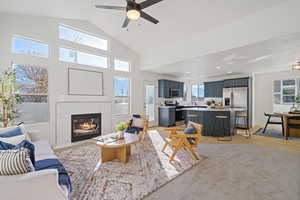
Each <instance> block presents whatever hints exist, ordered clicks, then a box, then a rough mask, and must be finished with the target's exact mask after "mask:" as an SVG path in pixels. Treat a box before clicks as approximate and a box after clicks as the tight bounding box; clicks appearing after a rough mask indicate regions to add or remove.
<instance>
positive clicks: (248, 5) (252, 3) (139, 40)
mask: <svg viewBox="0 0 300 200" xmlns="http://www.w3.org/2000/svg"><path fill="white" fill-rule="evenodd" d="M142 1H143V0H137V2H142ZM95 4H103V5H116V6H125V5H126V1H125V0H114V1H111V0H76V1H74V0H43V1H41V0H26V1H20V0H1V3H0V12H1V11H3V12H13V13H22V14H30V15H42V16H51V17H58V18H71V19H81V20H88V21H90V22H91V23H93V24H95V25H96V26H98V27H99V28H101V29H102V30H104V31H105V32H106V33H108V34H109V35H111V36H112V37H114V38H116V39H117V40H119V41H121V42H122V43H124V44H125V45H127V46H128V47H129V48H131V49H132V50H134V51H135V52H136V53H137V54H139V55H140V56H141V65H142V66H141V67H142V68H143V69H145V70H150V71H151V70H152V71H155V69H157V68H160V67H163V66H168V67H170V65H172V63H175V64H176V63H177V64H178V63H179V62H183V61H189V60H191V59H194V58H199V57H201V56H204V55H207V54H212V53H217V52H218V51H225V50H230V49H233V48H237V47H241V46H246V45H250V44H251V43H252V44H254V43H257V42H260V41H263V40H267V39H272V38H273V37H274V36H279V35H281V34H287V33H290V32H296V31H297V30H299V31H300V28H298V27H299V26H298V27H296V26H295V27H296V28H295V27H294V26H293V25H294V23H293V22H294V21H293V18H295V15H296V17H297V16H299V14H297V13H299V12H297V9H296V8H297V7H299V6H300V4H299V0H288V1H282V0H226V1H224V0H163V1H162V2H160V3H158V4H156V5H154V6H152V7H149V8H147V9H145V11H146V12H147V13H148V14H150V15H152V16H153V17H155V18H157V19H158V20H159V21H160V23H159V24H157V25H154V24H152V23H149V22H148V21H145V20H143V19H139V20H137V21H133V22H131V23H130V25H129V27H128V30H127V29H122V28H121V25H122V23H123V20H124V18H125V13H124V12H123V11H115V10H103V9H96V8H95V7H94V5H95ZM298 5H299V6H298ZM295 7H296V8H295ZM288 11H290V13H288ZM278 14H280V15H282V16H280V18H279V19H280V20H277V18H276V17H278ZM289 14H291V16H287V15H289ZM274 16H275V18H274ZM272 20H277V22H274V23H270V22H272ZM286 21H289V22H290V24H288V27H287V25H286V23H285V22H286ZM291 21H292V22H291ZM266 23H268V24H266ZM276 23H278V25H279V26H282V28H281V29H279V28H278V27H276V26H275V24H276ZM281 23H282V24H284V26H283V25H281ZM298 23H299V22H298ZM264 25H265V26H266V27H264ZM290 27H291V30H290ZM273 33H274V34H273ZM256 56H258V55H256ZM174 66H175V65H174ZM200 71H201V70H200ZM166 73H167V72H166Z"/></svg>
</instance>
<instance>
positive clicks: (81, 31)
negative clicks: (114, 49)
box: [58, 23, 111, 53]
mask: <svg viewBox="0 0 300 200" xmlns="http://www.w3.org/2000/svg"><path fill="white" fill-rule="evenodd" d="M61 26H62V27H66V28H68V29H71V30H74V31H77V32H80V33H83V34H87V35H90V36H92V37H96V38H98V39H100V40H106V41H107V49H106V50H105V49H100V48H97V47H93V46H89V45H86V44H82V43H78V42H74V41H70V40H66V39H63V38H60V27H61ZM58 39H59V40H62V41H67V42H70V43H72V44H76V45H82V46H84V47H88V48H92V49H94V50H99V51H103V52H106V53H110V49H111V48H110V39H109V38H108V37H105V36H103V35H102V34H101V35H100V34H95V33H92V32H89V31H85V30H82V29H81V28H77V27H74V26H71V25H67V24H63V23H59V24H58Z"/></svg>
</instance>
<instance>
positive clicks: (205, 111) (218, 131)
mask: <svg viewBox="0 0 300 200" xmlns="http://www.w3.org/2000/svg"><path fill="white" fill-rule="evenodd" d="M181 110H182V111H183V115H184V118H185V120H187V121H193V122H196V123H199V124H202V125H203V131H202V135H203V136H218V137H222V136H232V135H234V125H235V116H236V114H237V113H246V112H247V110H246V109H244V108H224V109H214V108H182V109H181ZM220 115H221V116H226V117H227V119H221V120H220V119H219V120H217V121H216V116H220ZM189 116H192V117H189ZM222 120H224V127H225V130H226V131H225V134H224V131H223V124H222V123H223V122H222ZM214 129H215V131H214Z"/></svg>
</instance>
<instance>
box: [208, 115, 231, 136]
mask: <svg viewBox="0 0 300 200" xmlns="http://www.w3.org/2000/svg"><path fill="white" fill-rule="evenodd" d="M227 120H228V116H226V115H217V116H216V118H215V121H214V128H213V135H214V134H215V131H216V123H217V121H220V122H222V127H223V137H222V138H218V141H231V140H232V138H231V137H229V138H228V139H227V138H226V139H225V138H224V137H225V136H230V127H228V126H227V128H226V129H225V122H226V121H227ZM226 130H227V131H226ZM226 132H227V133H229V134H228V135H227V134H226Z"/></svg>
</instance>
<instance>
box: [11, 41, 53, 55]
mask: <svg viewBox="0 0 300 200" xmlns="http://www.w3.org/2000/svg"><path fill="white" fill-rule="evenodd" d="M12 52H13V53H18V54H26V55H31V56H37V57H42V58H48V55H49V49H48V45H47V44H44V43H41V42H37V41H33V40H29V39H25V38H20V37H13V38H12Z"/></svg>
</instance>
